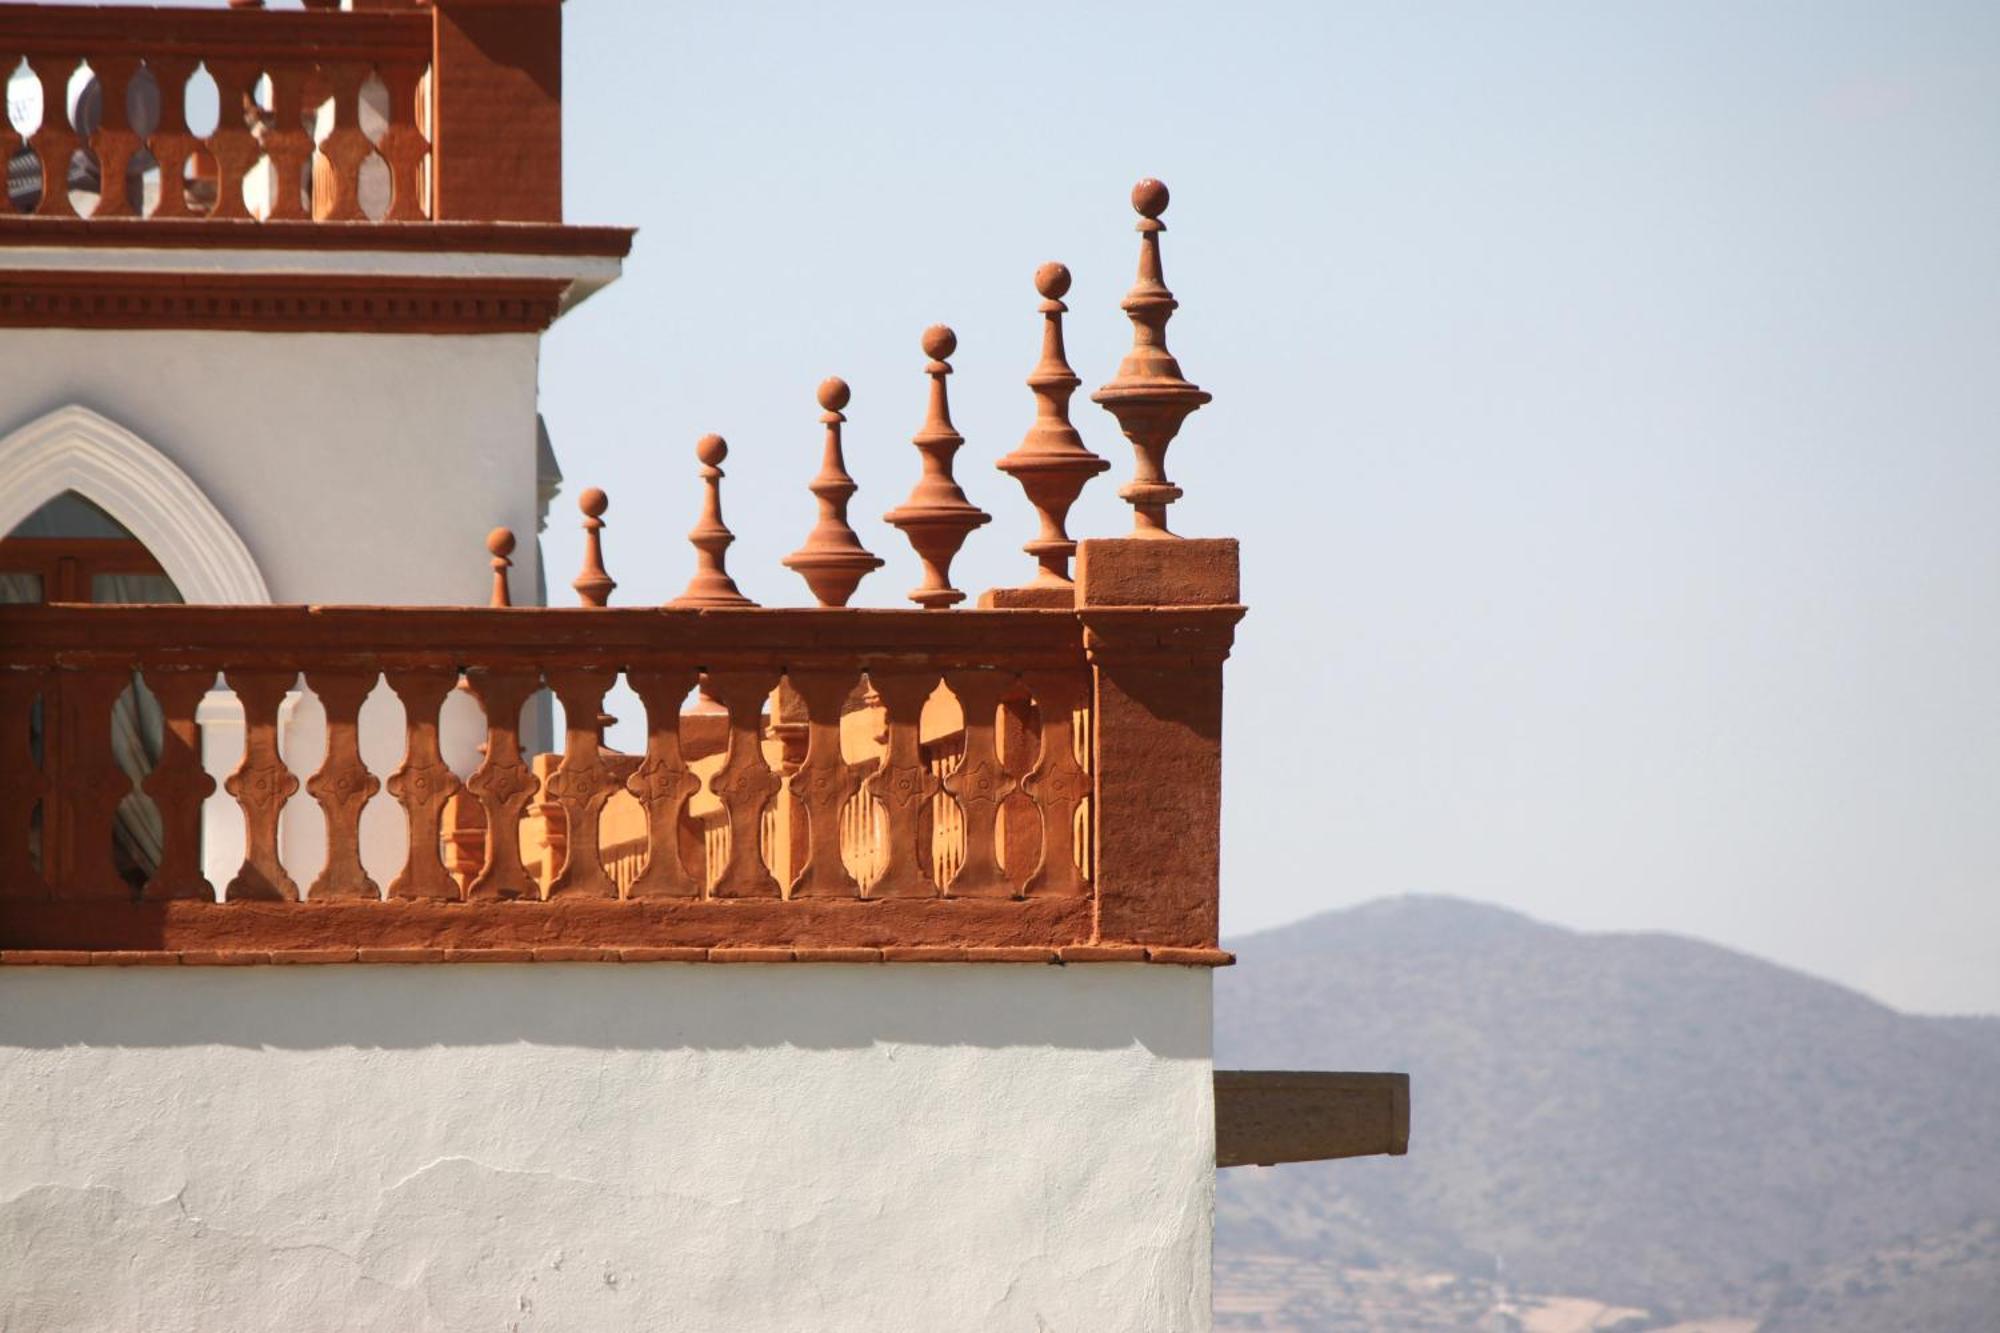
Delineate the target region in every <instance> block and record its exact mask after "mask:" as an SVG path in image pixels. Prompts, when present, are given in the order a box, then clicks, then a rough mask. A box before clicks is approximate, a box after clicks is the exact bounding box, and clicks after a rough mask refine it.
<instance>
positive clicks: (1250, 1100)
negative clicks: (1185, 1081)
mask: <svg viewBox="0 0 2000 1333" xmlns="http://www.w3.org/2000/svg"><path fill="white" fill-rule="evenodd" d="M1409 1150H1410V1076H1409V1075H1408V1074H1333V1073H1321V1072H1316V1071H1314V1072H1307V1071H1293V1070H1275V1069H1218V1070H1216V1071H1215V1164H1216V1166H1218V1167H1224V1166H1275V1165H1277V1164H1278V1163H1279V1162H1326V1161H1332V1160H1334V1159H1336V1158H1341V1157H1379V1156H1388V1157H1401V1156H1402V1155H1403V1154H1405V1153H1407V1152H1408V1151H1409Z"/></svg>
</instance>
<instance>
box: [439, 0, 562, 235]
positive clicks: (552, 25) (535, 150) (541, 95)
mask: <svg viewBox="0 0 2000 1333" xmlns="http://www.w3.org/2000/svg"><path fill="white" fill-rule="evenodd" d="M431 9H432V14H433V20H432V23H433V26H432V47H431V123H430V135H431V144H432V157H431V161H432V163H433V166H432V170H433V172H434V173H435V180H434V185H433V190H434V191H435V197H434V200H433V205H432V210H431V215H432V216H433V217H435V218H438V219H441V220H446V221H453V222H459V221H477V222H561V221H562V0H433V3H432V6H431Z"/></svg>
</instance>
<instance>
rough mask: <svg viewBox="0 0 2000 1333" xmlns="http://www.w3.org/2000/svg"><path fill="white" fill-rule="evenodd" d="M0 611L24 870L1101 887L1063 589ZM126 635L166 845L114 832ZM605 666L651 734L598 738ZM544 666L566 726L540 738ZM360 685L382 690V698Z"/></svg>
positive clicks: (1077, 640) (259, 884)
mask: <svg viewBox="0 0 2000 1333" xmlns="http://www.w3.org/2000/svg"><path fill="white" fill-rule="evenodd" d="M0 644H4V645H5V647H4V648H0V752H4V753H6V754H9V755H12V756H14V757H15V758H16V759H19V760H23V761H24V762H16V763H10V764H7V765H6V766H4V768H0V851H4V852H8V853H11V856H10V860H9V863H8V865H7V866H6V868H5V872H4V874H0V898H6V899H8V900H18V901H24V902H44V903H51V904H57V905H60V904H63V903H79V902H85V901H89V902H103V903H116V902H119V901H124V902H128V903H135V904H137V903H147V902H150V903H157V904H159V905H161V906H174V907H177V908H199V907H201V906H203V905H208V906H211V907H216V908H218V910H222V909H226V908H227V907H229V906H230V905H234V904H244V905H264V906H265V907H269V908H278V907H290V908H292V909H294V910H308V909H311V908H314V907H323V908H326V909H327V910H329V911H331V910H333V909H334V908H335V907H337V906H340V905H343V904H344V905H345V906H347V907H348V908H367V907H369V906H371V905H382V906H383V907H384V910H388V903H389V900H403V901H404V902H410V903H430V904H439V905H447V906H459V907H468V908H469V907H476V906H477V905H479V904H481V903H489V904H504V903H510V902H511V903H524V904H527V905H530V906H532V905H534V904H536V903H543V902H545V903H547V904H549V905H550V906H552V907H553V906H554V905H556V904H573V903H593V902H594V903H604V904H609V905H612V906H617V905H620V904H630V905H633V906H635V907H636V906H638V905H643V904H654V905H659V906H666V905H672V904H676V903H679V904H689V905H701V904H707V903H712V902H713V903H721V902H725V901H727V902H739V903H743V904H746V905H754V904H757V903H764V904H768V905H769V906H771V907H772V908H773V909H775V910H780V911H790V910H794V909H793V908H792V907H791V906H790V904H793V903H796V904H798V907H797V909H796V910H798V911H801V912H804V911H806V910H808V909H807V905H808V904H823V905H825V906H828V907H833V908H839V907H841V906H842V905H843V904H845V905H852V906H865V905H866V904H867V903H869V902H872V901H877V900H886V901H893V902H898V903H904V902H920V901H926V900H928V901H933V902H938V903H945V902H949V901H955V900H966V901H968V902H971V901H982V900H983V901H988V902H990V903H992V904H994V905H995V906H1006V905H1007V904H1009V903H1014V904H1017V905H1019V910H1025V905H1026V895H1027V893H1028V892H1029V891H1030V890H1031V889H1032V890H1033V891H1034V892H1037V893H1047V892H1052V891H1055V889H1056V888H1060V889H1061V890H1062V891H1077V892H1085V893H1087V892H1088V885H1089V882H1090V874H1091V870H1090V867H1089V865H1088V863H1087V861H1086V862H1078V861H1077V860H1076V855H1077V852H1076V848H1077V846H1078V844H1077V841H1076V838H1075V822H1076V819H1077V817H1078V814H1079V811H1080V810H1081V809H1082V808H1083V801H1084V799H1085V796H1086V788H1087V783H1088V777H1087V773H1086V771H1085V770H1084V769H1083V768H1082V767H1081V766H1080V764H1078V762H1077V755H1076V753H1075V751H1074V746H1073V737H1074V731H1073V727H1072V724H1071V722H1070V721H1069V720H1068V719H1069V718H1070V715H1071V710H1073V709H1074V708H1075V707H1076V706H1077V703H1078V701H1079V700H1084V699H1086V698H1087V690H1088V667H1087V665H1086V664H1085V663H1084V660H1083V655H1082V648H1081V637H1080V633H1079V631H1078V627H1077V624H1076V622H1075V619H1074V618H1073V617H1071V616H1068V615H1065V614H1061V613H1053V612H1020V611H1001V612H964V613H959V614H957V615H953V616H937V615H929V614H926V613H922V612H900V611H892V612H843V613H842V614H841V616H840V617H839V618H838V619H837V620H830V619H828V618H826V617H823V616H818V615H816V614H814V613H808V612H768V611H760V610H743V611H722V612H718V611H704V612H689V611H611V610H604V611H593V612H590V613H589V615H588V619H587V621H586V620H582V619H580V618H579V617H578V616H577V615H576V614H574V613H567V612H561V611H547V610H541V609H533V608H530V609H518V610H517V609H504V610H497V611H473V610H458V609H444V608H440V609H424V608H402V609H392V610H371V609H364V608H351V609H349V608H301V607H80V606H38V607H6V608H0ZM995 644H1001V645H1006V646H1002V647H995V646H992V645H995ZM135 668H136V669H137V670H138V671H139V672H140V673H141V674H142V676H143V680H144V682H145V683H146V685H147V686H148V687H149V688H150V693H149V694H148V696H147V697H148V698H149V699H151V700H153V701H155V702H154V703H153V704H152V705H151V707H153V708H154V709H155V710H156V711H157V714H158V718H157V723H156V730H157V735H158V740H157V742H156V744H155V747H154V748H155V751H156V752H155V753H153V754H152V755H151V756H150V758H149V759H148V760H147V761H146V766H145V767H144V768H143V769H141V770H138V772H139V773H140V777H139V780H138V781H137V783H136V789H137V790H138V791H141V792H143V793H144V794H145V795H146V796H147V797H148V798H150V803H151V808H153V809H154V810H156V812H157V824H158V830H157V833H156V835H155V837H154V845H155V846H156V847H157V855H156V856H155V857H154V858H153V860H152V861H151V862H150V863H148V864H143V865H136V866H135V865H131V864H126V863H125V862H124V860H121V859H120V858H118V857H115V856H114V854H113V852H114V841H115V839H114V824H115V822H116V821H117V820H118V819H120V818H124V817H125V816H122V815H120V814H119V810H120V802H121V801H123V800H125V798H126V797H127V796H128V795H129V794H130V793H131V792H132V791H133V790H134V789H135V782H134V780H133V777H132V776H131V775H129V774H128V773H127V772H125V771H123V770H121V769H120V767H119V759H118V756H117V754H116V753H115V751H114V740H113V735H112V733H113V729H114V721H113V718H114V706H115V705H118V704H119V701H120V700H121V698H122V697H123V696H124V695H125V693H126V692H127V691H128V690H130V689H132V688H133V681H134V670H135ZM620 681H623V682H624V683H625V684H628V685H629V686H630V687H631V689H632V691H633V693H634V694H636V695H637V697H638V699H639V700H640V702H641V703H642V704H643V706H644V708H645V713H646V717H645V729H644V734H645V745H644V750H643V753H641V754H621V753H619V752H617V751H616V750H615V749H612V748H609V747H607V746H606V745H605V743H604V730H603V727H604V722H605V721H606V719H605V718H604V716H603V714H602V709H603V706H604V702H605V698H606V695H607V693H608V691H610V690H611V689H612V688H613V687H615V686H616V685H617V684H618V683H619V682H620ZM543 689H547V690H549V691H551V692H552V693H553V694H554V695H555V696H556V698H557V699H558V700H559V701H560V703H561V707H562V716H563V718H564V724H563V737H564V740H563V745H562V747H561V749H560V751H559V752H557V753H555V754H549V755H541V756H535V755H531V754H530V753H529V750H530V747H529V745H528V744H527V743H526V741H525V739H524V725H525V724H524V712H526V707H527V705H528V703H529V702H530V700H531V699H532V698H533V696H534V695H535V694H536V693H537V691H540V690H543ZM376 691H382V694H381V696H380V697H381V698H382V699H383V700H384V701H385V703H386V701H388V700H389V699H390V697H391V695H392V696H393V700H394V702H396V703H400V705H401V708H400V710H397V709H396V708H394V707H393V706H385V707H382V708H381V709H379V713H380V715H379V716H374V714H375V713H376V712H377V711H378V710H377V709H376V708H375V706H374V705H372V704H369V706H367V707H364V704H368V703H369V700H370V697H371V694H372V693H373V692H376ZM1024 705H1025V707H1026V708H1027V710H1029V712H1030V713H1032V714H1034V715H1036V716H1034V717H1032V718H1031V719H1030V721H1029V723H1028V724H1027V725H1026V726H1025V727H1021V726H1017V725H1016V723H1015V722H1014V721H1012V720H1011V719H1014V718H1015V717H1016V716H1017V714H1018V713H1019V712H1020V710H1021V709H1022V707H1023V706H1024ZM398 711H400V716H397V713H398ZM44 713H47V714H48V716H49V717H50V718H51V719H53V720H52V722H49V723H47V724H45V723H44V721H43V720H42V719H43V717H44ZM466 716H475V717H476V718H477V721H476V723H475V724H474V725H473V726H472V727H471V728H468V727H467V725H466V724H465V722H464V721H463V720H462V719H463V717H466ZM1042 716H1052V717H1055V718H1056V719H1057V722H1056V723H1055V724H1054V725H1050V724H1048V723H1046V722H1044V721H1041V720H1039V718H1040V717H1042ZM455 717H456V718H459V719H460V720H459V721H456V722H454V718H455ZM371 718H372V720H371ZM204 719H207V721H204ZM218 725H221V726H224V728H225V732H224V736H225V739H224V740H223V741H222V742H219V743H217V744H215V745H210V744H209V740H210V738H209V737H208V735H207V732H208V730H209V729H210V728H211V727H213V726H218ZM239 728H240V741H239V740H238V739H236V736H237V734H238V731H237V729H239ZM1009 728H1014V729H1015V730H1017V731H1020V732H1021V733H1022V734H1021V735H1018V736H1013V737H1012V738H1011V739H1010V738H1009ZM308 733H310V734H308ZM1024 737H1026V738H1030V739H1032V742H1033V744H1032V746H1029V747H1028V748H1024V744H1025V743H1026V742H1025V741H1024ZM57 743H59V745H60V747H61V752H60V756H59V757H60V759H61V762H60V763H58V764H56V765H55V767H53V768H51V766H50V764H49V762H47V759H46V756H44V755H43V753H42V751H43V750H44V749H46V748H47V747H48V746H49V745H51V744H57ZM1029 753H1032V754H1033V755H1034V756H1035V767H1034V769H1033V770H1032V771H1031V772H1030V771H1026V764H1025V761H1024V758H1023V756H1024V755H1026V754H1029ZM371 754H372V755H373V756H374V757H375V758H374V760H373V761H372V762H371V760H370V758H369V756H370V755H371ZM384 756H391V758H387V759H385V758H384ZM385 767H386V771H385ZM459 773H465V774H468V776H467V777H466V778H465V779H464V780H463V781H461V780H460V778H459V777H458V776H457V774H459ZM52 774H53V775H54V780H51V775H52ZM1031 779H1032V781H1031ZM1024 786H1025V787H1031V788H1033V790H1034V792H1035V795H1034V797H1033V801H1032V802H1031V803H1029V804H1027V805H1025V806H1022V805H1019V804H1016V805H1013V806H1008V805H1007V802H1008V800H1009V799H1010V798H1012V797H1015V796H1017V795H1019V794H1020V793H1019V792H1017V788H1020V787H1024ZM384 800H390V801H393V802H394V804H393V805H391V806H388V807H386V808H387V809H390V810H394V811H395V814H396V818H395V819H394V820H393V821H385V822H391V823H393V827H392V828H389V829H387V830H386V833H388V834H391V835H395V836H396V837H397V838H400V839H403V841H402V842H400V843H398V844H394V845H393V854H394V856H395V860H393V861H390V862H388V863H386V866H385V862H384V860H383V857H384V855H385V854H387V853H386V852H385V849H386V848H391V846H392V844H391V843H389V842H385V841H384V838H383V835H384V833H385V830H384V829H382V828H380V827H377V828H376V829H375V830H374V832H373V833H372V834H371V831H370V824H371V820H370V819H364V812H365V811H367V810H368V809H369V807H370V802H371V801H377V802H379V801H384ZM1003 809H1004V810H1005V813H1003ZM1024 809H1025V811H1026V813H1025V814H1024V813H1023V810H1024ZM371 839H372V841H371ZM230 847H235V848H238V849H240V854H239V852H225V854H227V855H229V856H231V857H232V858H237V859H232V860H231V861H230V862H229V863H227V864H225V865H222V866H217V865H216V864H215V853H216V851H217V850H218V849H227V848H230ZM1055 862H1061V863H1064V864H1066V866H1067V869H1066V870H1059V869H1051V863H1055ZM371 867H373V868H374V872H373V874H371V873H370V868H371ZM1035 876H1039V878H1035ZM218 886H221V890H222V891H221V893H220V894H218V892H217V887H218ZM302 886H303V887H302ZM1051 886H1054V887H1053V888H1052V887H1051ZM411 919H415V918H411ZM867 919H877V918H873V917H870V918H867ZM1065 919H1068V918H1065ZM1078 919H1081V918H1078ZM217 920H218V921H220V920H223V918H217ZM812 920H815V921H817V920H818V918H812ZM0 928H4V927H0ZM4 947H8V946H7V943H6V938H5V936H4V934H0V948H4Z"/></svg>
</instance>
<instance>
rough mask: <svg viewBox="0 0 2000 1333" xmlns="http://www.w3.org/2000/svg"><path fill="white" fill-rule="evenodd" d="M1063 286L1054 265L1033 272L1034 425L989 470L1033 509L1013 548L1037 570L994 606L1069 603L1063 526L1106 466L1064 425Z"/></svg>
mask: <svg viewBox="0 0 2000 1333" xmlns="http://www.w3.org/2000/svg"><path fill="white" fill-rule="evenodd" d="M1069 282H1070V277H1069V270H1068V269H1067V268H1065V267H1064V266H1063V265H1061V264H1044V265H1042V266H1041V267H1040V268H1038V269H1036V270H1035V290H1036V291H1037V292H1039V293H1041V296H1042V305H1041V311H1042V359H1041V361H1040V362H1039V363H1037V365H1036V366H1035V369H1034V371H1033V373H1032V374H1030V375H1029V376H1028V388H1029V389H1030V390H1032V391H1033V392H1034V395H1035V422H1034V424H1033V425H1032V426H1030V427H1029V428H1028V433H1027V435H1026V436H1025V437H1024V438H1023V439H1022V440H1021V443H1020V446H1019V447H1018V448H1016V449H1015V450H1014V452H1013V453H1011V454H1008V455H1007V456H1006V457H1004V458H1002V459H1001V460H1000V461H999V462H997V463H995V464H994V466H995V467H997V468H999V469H1000V470H1001V471H1002V472H1005V473H1007V474H1008V475H1009V476H1011V477H1013V478H1014V480H1015V481H1017V482H1019V483H1020V484H1021V489H1022V490H1023V491H1026V492H1027V495H1028V503H1029V504H1031V505H1033V506H1034V507H1035V515H1036V517H1037V518H1038V519H1039V520H1040V522H1041V531H1040V532H1039V533H1038V534H1037V535H1036V537H1035V539H1034V540H1033V541H1031V542H1029V543H1028V544H1027V545H1025V546H1023V547H1022V548H1021V549H1022V550H1024V551H1026V552H1027V553H1028V554H1029V555H1032V556H1034V557H1035V559H1036V561H1037V562H1039V565H1040V568H1039V569H1037V570H1036V572H1035V577H1034V580H1033V582H1031V583H1029V584H1028V585H1027V587H1026V588H1024V589H1004V590H1001V591H1000V592H998V593H996V595H995V601H996V604H1001V605H1007V604H1014V605H1019V604H1023V603H1024V602H1025V603H1027V604H1044V605H1055V606H1071V605H1074V604H1075V601H1076V585H1075V584H1074V583H1072V582H1071V581H1070V577H1069V560H1070V557H1071V556H1073V555H1075V554H1076V543H1075V542H1074V541H1072V540H1071V539H1070V535H1069V533H1068V531H1067V530H1066V529H1065V527H1064V524H1065V522H1066V521H1067V519H1068V517H1069V510H1070V506H1071V505H1073V504H1075V503H1076V498H1077V496H1078V495H1080V494H1082V492H1083V488H1084V486H1085V484H1086V483H1088V482H1089V481H1090V479H1091V478H1092V477H1094V476H1096V475H1097V474H1098V473H1100V472H1103V471H1104V470H1105V469H1107V468H1109V467H1110V466H1111V463H1110V462H1109V460H1107V459H1103V458H1099V457H1098V456H1097V455H1096V454H1094V453H1092V452H1090V450H1089V449H1088V448H1087V447H1085V445H1084V443H1083V437H1082V436H1081V435H1078V434H1077V433H1076V427H1075V426H1073V425H1071V424H1070V419H1069V399H1070V395H1071V394H1073V393H1075V392H1076V390H1077V386H1078V385H1079V384H1081V383H1082V381H1081V380H1079V379H1078V378H1077V377H1076V372H1075V371H1073V370H1071V369H1070V368H1069V360H1068V357H1067V356H1066V355H1065V354H1064V351H1063V326H1062V317H1063V313H1064V312H1065V311H1066V310H1068V309H1069V307H1068V306H1065V305H1064V304H1063V302H1062V298H1063V295H1064V293H1066V292H1068V291H1069ZM1013 592H1026V593H1028V597H1029V598H1034V597H1037V596H1039V597H1040V598H1041V599H1043V600H1042V601H1041V602H1039V603H1035V602H1028V599H1027V598H1018V597H1017V598H1014V599H1011V600H1010V599H1009V598H1008V596H1007V594H1008V593H1013Z"/></svg>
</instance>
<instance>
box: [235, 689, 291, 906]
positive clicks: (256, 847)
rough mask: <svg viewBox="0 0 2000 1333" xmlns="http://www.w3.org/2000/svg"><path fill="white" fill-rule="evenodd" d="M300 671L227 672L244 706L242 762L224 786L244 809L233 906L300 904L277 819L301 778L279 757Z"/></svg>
mask: <svg viewBox="0 0 2000 1333" xmlns="http://www.w3.org/2000/svg"><path fill="white" fill-rule="evenodd" d="M297 679H298V673H297V672H295V671H246V670H238V669H232V670H230V671H229V672H228V680H229V688H230V689H232V690H234V691H236V697H237V699H238V700H240V701H241V702H242V704H243V762H242V763H240V764H238V765H237V766H236V771H235V772H233V773H231V774H230V775H229V778H228V780H227V781H225V782H224V783H223V784H222V786H223V790H224V791H227V792H228V793H229V794H230V795H231V796H234V797H235V798H236V803H237V804H238V805H240V806H242V807H243V867H242V869H240V870H238V871H237V872H236V878H234V879H232V880H230V881H229V890H228V893H229V900H230V901H231V902H297V901H298V897H299V886H298V885H296V884H294V883H293V882H292V877H291V876H290V875H288V874H286V873H285V867H284V865H283V863H281V862H280V861H279V860H278V816H279V815H280V814H282V813H283V812H284V809H285V802H286V801H287V800H289V799H290V798H291V795H292V793H294V792H296V791H297V790H298V789H299V780H298V779H297V778H296V777H294V776H293V775H292V772H291V770H290V769H288V768H286V767H285V761H284V760H283V759H281V758H280V757H279V756H278V705H280V704H282V703H283V702H284V701H285V695H286V694H287V693H288V692H289V691H290V690H291V688H292V682H294V681H295V680H297Z"/></svg>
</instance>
